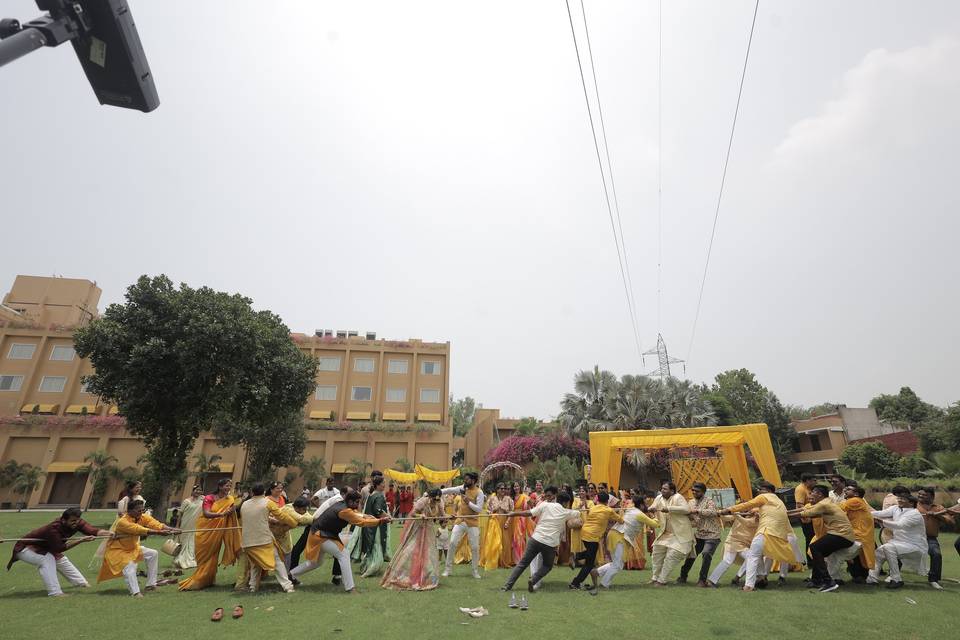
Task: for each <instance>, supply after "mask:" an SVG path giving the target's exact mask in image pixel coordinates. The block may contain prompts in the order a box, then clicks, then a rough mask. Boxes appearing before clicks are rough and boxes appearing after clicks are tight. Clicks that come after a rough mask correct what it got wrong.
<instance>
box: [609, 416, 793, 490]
mask: <svg viewBox="0 0 960 640" xmlns="http://www.w3.org/2000/svg"><path fill="white" fill-rule="evenodd" d="M744 445H747V446H749V447H750V452H751V453H752V454H753V458H754V460H755V461H756V463H757V467H758V468H759V469H760V474H761V475H762V476H763V477H764V478H765V479H767V480H768V481H770V482H772V483H773V484H774V485H776V486H780V485H781V484H782V482H781V480H780V471H779V470H778V469H777V461H776V459H775V458H774V455H773V446H772V445H771V444H770V436H769V435H768V433H767V425H765V424H747V425H738V426H731V427H693V428H688V429H658V430H654V431H595V432H592V433H591V434H590V463H591V478H592V480H593V482H606V483H607V484H608V485H611V486H619V484H620V467H621V463H622V462H623V450H624V449H670V448H681V447H706V448H714V449H719V450H720V451H721V453H722V454H723V466H724V470H725V472H726V474H728V475H729V476H730V478H731V480H732V481H733V485H734V486H735V487H736V488H737V491H738V492H739V493H740V497H741V498H743V499H745V500H746V499H749V498H751V497H752V496H753V491H752V489H751V487H750V474H749V472H748V470H747V458H746V454H745V453H744V449H743V446H744Z"/></svg>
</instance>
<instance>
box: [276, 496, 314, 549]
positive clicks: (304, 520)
mask: <svg viewBox="0 0 960 640" xmlns="http://www.w3.org/2000/svg"><path fill="white" fill-rule="evenodd" d="M272 515H273V517H274V519H275V520H277V522H271V523H270V531H271V532H272V533H273V538H274V540H276V541H277V548H278V549H279V550H280V555H286V554H288V553H290V552H291V551H293V538H292V537H291V535H290V532H291V531H292V530H293V529H296V528H297V527H300V526H303V525H305V524H310V523H311V522H313V516H312V515H310V514H309V513H304V514H303V515H301V514H299V513H297V510H296V509H294V508H293V504H287V505H284V506H282V507H280V510H279V511H276V512H274V513H273V514H272Z"/></svg>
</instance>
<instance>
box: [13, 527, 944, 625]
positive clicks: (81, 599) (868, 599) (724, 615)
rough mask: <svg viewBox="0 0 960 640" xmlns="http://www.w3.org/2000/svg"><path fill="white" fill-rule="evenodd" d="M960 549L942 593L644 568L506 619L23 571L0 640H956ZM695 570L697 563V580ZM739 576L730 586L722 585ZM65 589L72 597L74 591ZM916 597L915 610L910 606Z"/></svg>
mask: <svg viewBox="0 0 960 640" xmlns="http://www.w3.org/2000/svg"><path fill="white" fill-rule="evenodd" d="M54 517H55V514H51V513H23V514H16V513H2V514H0V532H2V534H3V535H5V536H15V535H22V534H23V533H25V532H27V531H29V530H30V529H33V528H35V527H36V526H39V525H41V524H43V523H46V522H49V521H50V520H52V519H53V518H54ZM89 519H90V521H91V522H93V523H94V524H99V525H106V524H108V522H107V521H108V520H109V519H110V515H109V514H108V513H106V512H94V513H92V514H90V516H89ZM397 537H398V536H396V535H395V536H393V538H394V539H396V538H397ZM955 537H956V536H955V534H943V535H941V545H942V546H943V552H944V575H945V577H946V579H945V583H944V585H945V587H946V591H944V592H939V593H938V592H935V591H933V590H932V589H930V588H929V587H928V586H927V585H926V582H925V578H921V577H920V576H916V575H912V574H904V575H905V580H906V581H907V585H906V587H905V588H903V589H901V590H899V591H894V592H891V591H886V590H884V589H882V588H879V589H877V588H873V587H857V586H847V587H844V588H842V589H841V591H840V592H838V593H832V594H820V593H816V592H813V591H811V590H809V589H806V588H804V587H803V586H802V584H801V579H802V576H800V574H792V575H791V577H790V578H789V584H788V585H787V586H786V587H784V588H782V589H778V588H775V587H771V588H769V589H767V590H766V591H758V592H755V593H753V594H747V593H741V592H739V591H737V590H735V589H733V588H731V587H723V588H721V589H719V590H707V589H699V588H696V587H695V586H693V585H686V586H670V587H668V588H664V589H654V588H652V587H648V586H647V585H646V582H647V581H648V580H649V579H650V572H649V570H646V571H624V572H622V573H621V574H620V575H618V576H617V579H616V581H615V582H614V588H613V589H612V590H610V591H601V593H600V595H599V596H597V597H591V596H589V595H587V594H586V593H585V592H570V591H568V590H567V588H566V585H567V582H568V581H569V580H570V577H571V571H570V569H569V568H566V567H559V568H555V569H554V570H553V572H552V573H551V574H550V575H549V576H547V579H546V584H545V589H544V591H543V592H538V593H536V594H533V595H532V596H531V597H530V610H529V611H526V612H521V611H519V610H515V609H508V608H507V606H506V605H507V600H508V597H507V596H506V595H504V594H502V593H500V592H499V591H498V588H499V587H500V585H501V584H502V583H503V581H504V580H505V578H506V574H507V570H505V569H503V570H497V571H494V572H490V573H488V574H487V575H486V576H485V577H484V579H483V580H474V579H473V578H471V577H470V575H469V573H470V572H469V568H468V567H464V566H456V567H455V568H454V574H455V575H454V576H453V577H451V578H445V579H442V580H441V586H440V588H439V589H437V590H435V591H432V592H426V593H396V592H392V591H387V590H385V589H381V588H380V587H379V585H378V579H373V578H371V579H366V580H358V585H359V588H360V590H361V591H362V593H361V594H360V595H359V596H350V595H346V594H344V593H343V591H342V590H341V589H340V588H339V587H334V586H333V585H331V584H330V570H329V568H328V567H327V566H324V567H321V568H320V569H317V570H316V571H314V572H313V573H311V574H308V575H307V576H306V582H305V583H304V584H303V585H301V586H300V587H299V588H298V590H297V593H294V594H290V595H287V594H282V593H280V592H279V591H278V589H277V587H276V583H275V582H274V581H273V580H272V579H269V580H268V581H267V582H265V590H264V592H263V593H261V594H256V595H253V594H236V593H233V591H232V585H233V575H234V572H233V569H232V568H230V569H225V570H222V571H221V573H220V574H219V576H218V580H217V582H218V586H217V587H214V588H211V589H208V590H206V591H202V592H190V593H179V592H177V590H176V587H175V586H169V587H161V589H160V590H159V591H158V592H157V593H154V594H147V597H146V598H143V599H141V600H134V599H133V598H130V597H129V596H128V595H127V591H126V588H125V587H124V583H123V581H122V580H112V581H109V582H105V583H103V584H100V585H96V584H94V585H93V587H92V588H91V589H88V590H77V589H70V588H66V591H67V592H68V593H71V594H72V595H71V597H69V598H48V597H46V594H45V592H44V591H43V590H42V588H41V584H40V580H39V577H38V576H37V573H36V570H35V569H34V568H33V567H31V566H29V565H26V564H24V563H22V562H18V563H16V564H15V565H14V566H13V568H12V569H11V571H9V572H6V573H3V574H2V576H0V637H2V638H10V639H14V640H32V639H33V638H44V639H49V638H57V637H64V638H66V637H69V638H90V639H97V640H110V639H112V638H118V637H120V636H121V634H122V635H124V636H130V637H139V638H175V639H176V640H189V639H192V638H205V639H210V640H213V639H215V638H228V637H229V638H237V637H243V638H270V639H271V640H279V639H280V638H303V639H305V640H306V639H310V640H314V639H326V638H363V639H365V640H383V639H387V638H404V639H408V638H409V639H413V638H417V639H418V640H423V639H426V638H443V639H444V640H453V639H456V640H460V639H468V638H485V639H488V638H490V637H496V638H504V639H510V638H514V637H521V638H533V637H535V635H536V637H538V638H547V639H550V640H556V639H559V638H572V637H585V638H587V639H588V640H594V639H595V638H600V637H601V636H603V637H608V638H610V639H611V640H615V639H618V638H634V637H639V638H643V637H656V638H658V639H660V638H688V639H692V638H715V637H751V636H752V637H771V636H773V637H776V638H777V640H785V639H788V638H804V637H810V636H817V637H849V638H854V639H856V640H863V639H865V638H884V640H889V639H890V638H897V639H898V640H900V639H904V638H948V637H953V634H954V633H955V632H956V631H955V630H956V623H955V619H956V612H957V607H958V604H960V598H958V594H960V584H957V583H955V582H951V581H950V580H949V578H960V560H958V557H957V554H956V552H955V551H954V549H953V541H954V539H955ZM161 542H162V539H161V538H150V539H149V542H148V544H149V545H150V546H159V544H160V543H161ZM11 548H12V545H10V544H3V545H0V557H2V559H3V564H6V560H7V558H8V557H9V555H8V554H9V553H10V550H11ZM94 550H95V545H94V544H93V543H88V544H84V545H80V546H79V547H77V548H76V549H74V550H72V551H71V552H70V553H69V555H70V558H71V559H72V560H73V562H74V564H75V565H77V567H78V568H80V570H81V571H83V573H84V574H85V575H86V576H87V578H88V580H90V581H91V583H93V581H94V580H95V577H96V570H95V569H88V562H89V560H90V558H91V556H92V555H93V552H94ZM168 565H169V557H167V556H163V555H161V569H162V568H164V567H165V566H168ZM697 567H699V564H698V565H696V566H695V567H694V571H696V569H697ZM731 572H732V570H731ZM731 576H732V573H731V574H728V575H727V576H725V581H727V580H728V579H729V578H730V577H731ZM141 581H142V578H141ZM141 583H142V582H141ZM63 584H64V585H65V587H66V583H65V581H64V582H63ZM521 584H525V581H524V580H522V581H521ZM908 598H910V599H912V600H914V601H915V602H916V604H910V603H909V602H908V601H907V599H908ZM237 603H241V604H243V606H244V608H245V610H246V615H245V616H244V617H243V618H242V619H241V620H239V621H235V620H232V619H230V617H229V613H230V610H231V608H232V607H233V605H235V604H237ZM480 605H482V606H485V607H487V608H488V609H489V610H490V615H489V616H487V617H485V618H480V619H472V618H468V617H466V616H464V615H463V614H461V613H459V612H458V611H457V607H460V606H480ZM216 607H224V608H225V609H226V611H227V618H226V619H224V620H223V621H222V622H220V623H219V624H213V623H211V622H209V620H208V619H209V617H210V613H211V612H212V611H213V609H214V608H216ZM951 629H954V631H951ZM491 633H492V634H494V635H493V636H490V634H491Z"/></svg>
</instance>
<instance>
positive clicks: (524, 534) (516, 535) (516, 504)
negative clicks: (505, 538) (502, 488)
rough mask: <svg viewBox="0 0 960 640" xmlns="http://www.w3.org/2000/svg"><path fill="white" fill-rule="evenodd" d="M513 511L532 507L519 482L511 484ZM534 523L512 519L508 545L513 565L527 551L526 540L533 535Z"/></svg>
mask: <svg viewBox="0 0 960 640" xmlns="http://www.w3.org/2000/svg"><path fill="white" fill-rule="evenodd" d="M511 496H512V497H513V510H514V511H529V510H530V509H531V508H532V507H533V505H532V504H530V497H529V496H528V495H527V494H526V492H524V490H523V489H522V488H521V487H520V483H519V482H514V483H513V491H512V493H511ZM534 527H536V523H535V522H534V521H533V518H513V522H512V523H511V524H510V545H511V547H512V549H513V563H516V562H519V561H520V559H521V558H523V554H524V552H526V550H527V539H528V538H529V537H530V535H531V534H532V533H533V529H534Z"/></svg>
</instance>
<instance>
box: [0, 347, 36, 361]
mask: <svg viewBox="0 0 960 640" xmlns="http://www.w3.org/2000/svg"><path fill="white" fill-rule="evenodd" d="M36 350H37V345H35V344H17V343H14V344H12V345H10V352H9V353H7V359H8V360H32V359H33V352H34V351H36Z"/></svg>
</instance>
